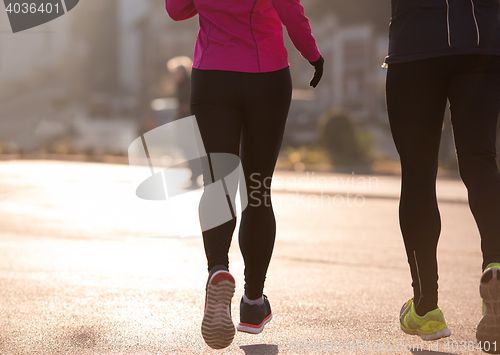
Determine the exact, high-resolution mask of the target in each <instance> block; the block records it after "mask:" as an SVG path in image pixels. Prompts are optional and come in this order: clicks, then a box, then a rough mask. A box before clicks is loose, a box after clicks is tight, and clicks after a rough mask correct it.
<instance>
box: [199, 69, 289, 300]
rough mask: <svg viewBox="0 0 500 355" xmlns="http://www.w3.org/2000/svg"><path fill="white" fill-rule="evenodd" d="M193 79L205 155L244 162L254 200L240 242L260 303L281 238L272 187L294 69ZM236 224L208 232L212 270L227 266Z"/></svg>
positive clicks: (251, 291)
mask: <svg viewBox="0 0 500 355" xmlns="http://www.w3.org/2000/svg"><path fill="white" fill-rule="evenodd" d="M191 80H192V86H191V112H192V113H193V114H194V115H195V116H196V121H197V123H198V126H199V129H200V133H201V136H202V139H203V144H204V147H205V151H206V152H207V153H231V154H235V155H237V156H240V159H241V163H242V167H243V171H244V174H245V182H246V188H247V193H248V195H250V194H251V196H249V197H248V206H247V207H246V209H245V210H244V211H243V212H242V216H241V223H240V230H239V244H240V250H241V253H242V255H243V259H244V262H245V294H246V295H247V297H248V298H250V299H257V298H259V297H261V296H262V291H263V288H264V280H265V277H266V273H267V269H268V266H269V262H270V260H271V254H272V251H273V247H274V240H275V234H276V221H275V218H274V213H273V208H272V205H271V202H270V201H271V200H270V188H269V187H270V185H271V178H272V175H273V172H274V167H275V165H276V160H277V158H278V153H279V150H280V146H281V141H282V137H283V132H284V129H285V123H286V119H287V115H288V109H289V107H290V101H291V94H292V82H291V78H290V70H289V68H284V69H282V70H279V71H275V72H268V73H242V72H230V71H219V70H197V69H193V72H192V79H191ZM203 174H204V181H205V184H206V182H210V181H211V177H210V176H209V175H208V174H210V172H209V171H207V170H206V169H204V172H203ZM229 193H230V194H235V193H236V191H230V192H229ZM204 198H206V196H205V194H204V195H203V197H202V202H201V203H200V218H202V215H203V213H204V210H203V209H204V208H202V206H210V205H211V204H210V201H209V202H208V203H207V201H203V199H204ZM208 208H210V207H208ZM235 226H236V218H233V219H232V220H230V221H229V222H226V223H225V224H223V225H220V226H218V227H215V228H212V229H209V230H206V231H204V232H203V242H204V245H205V253H206V255H207V259H208V269H209V270H210V269H212V268H213V267H214V266H216V265H224V266H226V267H228V264H229V261H228V251H229V246H230V244H231V239H232V235H233V232H234V229H235Z"/></svg>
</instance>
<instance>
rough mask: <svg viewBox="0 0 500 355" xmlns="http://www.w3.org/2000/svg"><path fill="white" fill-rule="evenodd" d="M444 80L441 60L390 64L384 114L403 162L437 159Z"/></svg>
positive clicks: (441, 123) (443, 99)
mask: <svg viewBox="0 0 500 355" xmlns="http://www.w3.org/2000/svg"><path fill="white" fill-rule="evenodd" d="M446 81H447V70H446V63H445V59H444V58H435V59H427V60H420V61H414V62H408V63H400V64H390V65H389V68H388V71H387V82H386V98H387V111H388V114H389V122H390V126H391V132H392V135H393V138H394V142H395V144H396V148H397V149H398V152H399V154H400V156H401V159H402V160H405V159H409V160H410V161H411V160H415V159H416V160H422V159H430V158H432V160H437V156H438V152H439V142H440V138H441V131H442V125H443V118H444V111H445V108H446V100H447V92H446V88H447V85H446Z"/></svg>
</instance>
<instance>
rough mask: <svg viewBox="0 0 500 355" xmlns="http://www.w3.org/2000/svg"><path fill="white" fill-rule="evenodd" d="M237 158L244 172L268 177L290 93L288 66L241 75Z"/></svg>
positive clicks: (275, 157)
mask: <svg viewBox="0 0 500 355" xmlns="http://www.w3.org/2000/svg"><path fill="white" fill-rule="evenodd" d="M244 86H245V96H244V97H245V110H244V112H245V116H244V121H243V128H242V142H241V160H242V164H243V169H244V172H245V175H246V176H247V177H248V176H250V175H251V174H253V173H257V174H258V175H254V176H255V178H256V179H265V178H266V177H270V176H271V175H272V173H273V171H274V167H275V164H276V160H277V158H278V154H279V151H280V147H281V142H282V140H283V133H284V130H285V124H286V119H287V116H288V110H289V108H290V102H291V96H292V82H291V78H290V71H289V68H285V69H282V70H279V71H276V72H271V73H258V74H251V75H246V76H245V85H244Z"/></svg>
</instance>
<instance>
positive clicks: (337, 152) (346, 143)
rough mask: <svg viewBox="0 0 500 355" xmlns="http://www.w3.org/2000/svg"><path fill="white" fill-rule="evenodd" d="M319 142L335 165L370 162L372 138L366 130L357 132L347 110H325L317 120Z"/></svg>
mask: <svg viewBox="0 0 500 355" xmlns="http://www.w3.org/2000/svg"><path fill="white" fill-rule="evenodd" d="M318 130H319V136H320V141H321V144H322V145H323V146H324V147H325V149H326V150H327V151H328V153H329V155H330V161H331V163H332V164H333V165H334V166H336V165H341V166H345V165H364V164H367V163H369V162H370V159H369V151H370V149H371V146H372V145H373V138H372V136H371V134H369V133H368V132H358V131H357V129H356V126H355V125H354V123H353V119H352V116H351V114H350V113H349V112H348V111H347V110H330V111H327V112H326V113H325V114H324V115H323V116H322V117H321V118H320V120H319V122H318Z"/></svg>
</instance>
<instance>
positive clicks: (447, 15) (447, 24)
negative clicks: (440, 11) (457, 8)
mask: <svg viewBox="0 0 500 355" xmlns="http://www.w3.org/2000/svg"><path fill="white" fill-rule="evenodd" d="M446 28H447V30H448V47H451V40H450V3H449V0H446Z"/></svg>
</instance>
